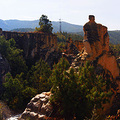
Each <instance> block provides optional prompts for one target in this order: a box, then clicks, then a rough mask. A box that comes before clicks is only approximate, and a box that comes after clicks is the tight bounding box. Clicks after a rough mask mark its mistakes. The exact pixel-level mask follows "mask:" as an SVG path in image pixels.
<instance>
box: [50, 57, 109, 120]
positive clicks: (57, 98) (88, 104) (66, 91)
mask: <svg viewBox="0 0 120 120" xmlns="http://www.w3.org/2000/svg"><path fill="white" fill-rule="evenodd" d="M67 66H69V64H68V62H67V61H65V59H64V58H63V59H61V61H60V62H59V63H58V64H57V65H56V66H55V67H54V70H53V73H52V77H51V79H50V80H51V82H52V84H53V87H52V93H53V94H52V97H51V102H52V103H53V104H55V105H56V106H57V109H58V112H59V114H60V115H61V116H62V117H64V118H65V119H67V120H71V119H73V118H74V117H76V119H78V120H82V119H84V118H85V117H88V118H90V117H91V114H92V110H93V109H94V106H96V107H97V108H101V107H102V106H101V105H102V103H105V102H106V101H107V100H108V98H109V96H110V95H111V92H109V91H108V90H107V89H106V83H107V82H106V81H105V80H104V79H103V78H102V77H101V76H98V75H96V74H95V73H94V67H93V66H91V65H90V63H86V65H85V66H83V67H80V68H79V72H78V73H76V72H75V71H74V69H70V72H69V73H68V72H66V70H67V69H68V67H67Z"/></svg>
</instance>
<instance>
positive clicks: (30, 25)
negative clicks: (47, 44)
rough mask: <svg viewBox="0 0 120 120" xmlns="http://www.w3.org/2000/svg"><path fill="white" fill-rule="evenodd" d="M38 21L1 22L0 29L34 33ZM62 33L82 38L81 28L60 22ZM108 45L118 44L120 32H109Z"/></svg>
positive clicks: (56, 28) (55, 30)
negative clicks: (73, 34)
mask: <svg viewBox="0 0 120 120" xmlns="http://www.w3.org/2000/svg"><path fill="white" fill-rule="evenodd" d="M38 24H39V20H33V21H27V20H26V21H24V20H1V19H0V28H2V29H3V30H5V31H18V32H29V31H34V30H35V27H39V25H38ZM52 25H53V28H54V29H53V32H55V33H56V32H59V28H60V24H59V21H57V22H56V21H52ZM61 26H62V32H68V33H77V34H79V35H82V36H83V26H82V25H75V24H70V23H67V22H64V21H62V23H61ZM109 36H110V43H113V44H120V30H116V31H109Z"/></svg>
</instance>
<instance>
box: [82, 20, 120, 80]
mask: <svg viewBox="0 0 120 120" xmlns="http://www.w3.org/2000/svg"><path fill="white" fill-rule="evenodd" d="M83 28H84V40H85V42H83V43H84V50H83V52H82V54H80V56H81V59H82V60H90V61H94V60H97V64H100V65H101V66H102V67H103V68H104V69H107V70H108V71H110V72H111V74H112V76H113V78H114V79H116V78H118V76H119V73H120V70H119V67H118V64H117V61H116V58H115V56H114V55H113V54H112V52H111V50H110V48H109V35H108V32H107V27H105V26H103V25H101V24H97V23H96V22H95V21H94V19H93V20H90V21H89V22H88V23H86V24H85V25H84V27H83Z"/></svg>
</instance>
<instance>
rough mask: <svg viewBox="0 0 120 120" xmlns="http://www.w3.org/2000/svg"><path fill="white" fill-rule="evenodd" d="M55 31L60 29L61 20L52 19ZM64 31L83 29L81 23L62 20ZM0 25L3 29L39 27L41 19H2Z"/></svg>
mask: <svg viewBox="0 0 120 120" xmlns="http://www.w3.org/2000/svg"><path fill="white" fill-rule="evenodd" d="M52 25H53V28H54V29H53V32H58V31H59V22H55V21H52ZM61 25H62V32H63V31H64V32H80V31H82V26H81V25H74V24H70V23H67V22H62V23H61ZM0 27H1V28H2V29H3V30H5V31H6V30H8V31H10V30H13V29H18V28H32V29H35V27H39V20H33V21H23V20H0Z"/></svg>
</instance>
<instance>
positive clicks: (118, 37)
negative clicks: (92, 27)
mask: <svg viewBox="0 0 120 120" xmlns="http://www.w3.org/2000/svg"><path fill="white" fill-rule="evenodd" d="M108 33H109V37H110V43H112V44H120V30H116V31H108Z"/></svg>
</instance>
